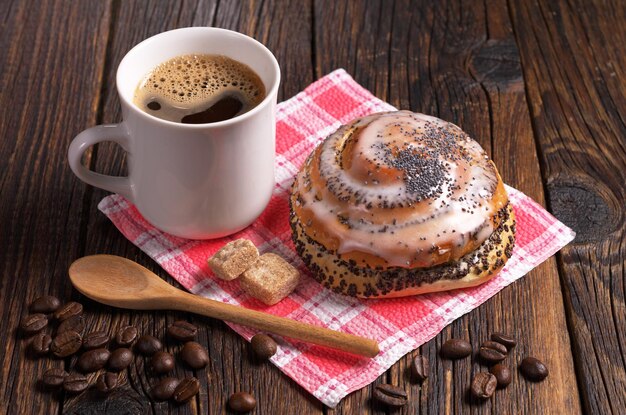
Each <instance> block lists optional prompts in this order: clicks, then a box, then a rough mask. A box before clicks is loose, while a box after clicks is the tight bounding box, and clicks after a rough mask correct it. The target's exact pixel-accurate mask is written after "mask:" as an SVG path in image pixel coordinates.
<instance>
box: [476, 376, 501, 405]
mask: <svg viewBox="0 0 626 415" xmlns="http://www.w3.org/2000/svg"><path fill="white" fill-rule="evenodd" d="M497 385H498V381H497V380H496V377H495V376H494V375H492V374H491V373H487V372H480V373H477V374H476V376H474V379H472V385H471V386H470V391H471V392H472V396H474V397H475V398H479V399H487V398H489V397H490V396H491V395H493V392H495V390H496V386H497Z"/></svg>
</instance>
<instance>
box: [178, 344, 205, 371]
mask: <svg viewBox="0 0 626 415" xmlns="http://www.w3.org/2000/svg"><path fill="white" fill-rule="evenodd" d="M180 358H181V359H182V360H183V362H185V363H187V364H188V365H189V367H191V368H192V369H202V368H203V367H205V366H206V365H207V364H208V363H209V354H208V353H207V351H206V349H205V348H204V347H202V345H201V344H200V343H197V342H187V343H185V345H184V346H183V349H182V350H181V351H180Z"/></svg>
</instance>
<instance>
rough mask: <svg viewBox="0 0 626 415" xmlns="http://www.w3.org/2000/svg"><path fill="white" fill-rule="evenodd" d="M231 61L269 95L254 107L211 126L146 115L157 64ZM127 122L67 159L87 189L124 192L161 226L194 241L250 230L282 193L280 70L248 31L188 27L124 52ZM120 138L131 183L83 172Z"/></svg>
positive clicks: (77, 142) (107, 128) (79, 145)
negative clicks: (146, 90)
mask: <svg viewBox="0 0 626 415" xmlns="http://www.w3.org/2000/svg"><path fill="white" fill-rule="evenodd" d="M194 53H195V54H214V55H225V56H228V57H230V58H232V59H235V60H237V61H239V62H242V63H244V64H246V65H248V66H249V67H250V68H252V69H253V70H254V71H255V72H256V73H257V74H258V75H259V77H260V78H261V80H262V81H263V83H264V84H265V90H266V93H267V96H266V97H265V99H264V100H263V101H262V102H261V103H260V104H259V105H257V106H256V107H254V108H253V109H252V110H250V111H248V112H246V113H244V114H242V115H239V116H237V117H235V118H231V119H229V120H225V121H220V122H216V123H212V124H181V123H175V122H171V121H165V120H162V119H160V118H156V117H154V116H152V115H150V114H148V113H146V112H143V111H142V110H141V109H139V108H138V107H137V106H135V105H134V104H133V97H134V93H135V89H136V88H137V85H138V84H139V82H140V81H141V80H142V79H143V78H144V76H145V75H146V74H147V73H148V72H149V71H150V70H151V69H153V68H154V67H155V66H157V65H158V64H160V63H163V62H165V61H167V60H169V59H171V58H174V57H176V56H179V55H185V54H194ZM116 80H117V90H118V93H119V96H120V101H121V104H122V113H123V117H124V121H123V122H121V123H120V124H114V125H101V126H97V127H93V128H90V129H87V130H85V131H83V132H82V133H80V134H79V135H78V136H76V138H74V140H73V141H72V143H71V145H70V148H69V151H68V159H69V164H70V167H71V169H72V171H73V172H74V173H75V174H76V176H78V177H79V178H80V179H81V180H83V181H84V182H86V183H88V184H91V185H93V186H96V187H100V188H102V189H105V190H108V191H111V192H115V193H119V194H121V195H122V196H124V197H126V198H127V199H128V200H130V201H131V202H133V203H134V204H135V205H136V206H137V209H139V212H141V214H142V215H143V216H144V217H145V218H146V219H147V220H148V221H149V222H150V223H151V224H153V225H154V226H156V227H157V228H159V229H161V230H163V231H165V232H168V233H171V234H173V235H176V236H181V237H184V238H191V239H209V238H218V237H221V236H225V235H228V234H231V233H234V232H237V231H239V230H241V229H243V228H245V227H246V226H248V225H249V224H251V223H252V222H253V221H254V220H255V219H256V218H257V217H258V216H259V215H260V214H261V212H262V211H263V209H265V207H266V206H267V204H268V202H269V200H270V196H271V194H272V191H273V188H274V153H275V135H276V126H275V118H276V114H275V113H276V96H277V91H278V84H279V83H280V68H279V67H278V62H277V61H276V58H275V57H274V55H272V53H271V52H270V51H269V50H268V49H267V48H266V47H265V46H263V45H262V44H261V43H259V42H257V41H256V40H254V39H252V38H250V37H248V36H245V35H243V34H241V33H237V32H233V31H230V30H224V29H217V28H210V27H188V28H184V29H177V30H172V31H169V32H164V33H160V34H158V35H156V36H153V37H151V38H149V39H146V40H144V41H143V42H141V43H139V44H138V45H137V46H135V47H134V48H133V49H132V50H130V52H128V53H127V54H126V56H125V57H124V59H122V62H121V63H120V66H119V67H118V69H117V78H116ZM102 141H113V142H115V143H117V144H119V145H121V146H122V148H124V150H126V151H127V152H128V155H127V160H128V171H129V175H128V177H114V176H107V175H103V174H99V173H95V172H93V171H90V170H89V169H87V168H86V167H85V166H83V164H82V162H81V159H82V155H83V153H84V152H85V150H87V148H89V146H91V145H93V144H95V143H99V142H102Z"/></svg>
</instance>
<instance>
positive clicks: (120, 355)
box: [108, 347, 133, 372]
mask: <svg viewBox="0 0 626 415" xmlns="http://www.w3.org/2000/svg"><path fill="white" fill-rule="evenodd" d="M132 361H133V352H131V351H130V349H127V348H126V347H120V348H119V349H115V350H113V351H112V352H111V356H110V357H109V363H108V365H109V370H112V371H113V372H119V371H120V370H124V369H126V368H127V367H128V366H129V365H130V364H131V362H132Z"/></svg>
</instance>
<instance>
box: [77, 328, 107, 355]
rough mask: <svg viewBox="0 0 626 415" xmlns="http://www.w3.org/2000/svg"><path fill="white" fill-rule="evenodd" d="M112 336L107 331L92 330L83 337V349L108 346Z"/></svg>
mask: <svg viewBox="0 0 626 415" xmlns="http://www.w3.org/2000/svg"><path fill="white" fill-rule="evenodd" d="M109 340H110V337H109V335H108V333H107V332H106V331H92V332H91V333H88V334H87V335H85V337H83V349H85V350H92V349H99V348H101V347H106V345H107V344H109Z"/></svg>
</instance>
